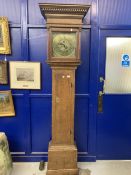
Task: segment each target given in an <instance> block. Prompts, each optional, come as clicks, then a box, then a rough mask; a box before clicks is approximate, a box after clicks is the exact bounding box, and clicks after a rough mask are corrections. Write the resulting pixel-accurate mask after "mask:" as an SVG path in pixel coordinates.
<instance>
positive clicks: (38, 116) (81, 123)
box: [0, 0, 131, 161]
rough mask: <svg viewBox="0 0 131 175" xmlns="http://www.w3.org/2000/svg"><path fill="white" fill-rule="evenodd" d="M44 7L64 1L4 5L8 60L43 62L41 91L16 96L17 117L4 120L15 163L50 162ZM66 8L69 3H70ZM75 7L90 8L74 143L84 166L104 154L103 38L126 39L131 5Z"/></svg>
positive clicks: (0, 126)
mask: <svg viewBox="0 0 131 175" xmlns="http://www.w3.org/2000/svg"><path fill="white" fill-rule="evenodd" d="M42 2H43V3H46V2H48V3H55V2H56V3H60V2H59V0H4V1H3V0H0V4H1V5H0V16H7V17H8V19H9V24H10V36H11V46H12V54H11V55H8V56H7V60H8V61H12V60H17V61H19V60H24V61H39V62H41V65H42V66H41V67H42V72H41V74H42V88H41V90H12V93H13V99H14V106H15V111H16V117H12V118H8V117H6V118H0V131H3V132H5V133H6V134H7V136H8V139H9V143H10V149H11V152H12V155H13V157H14V160H16V161H23V160H24V161H39V160H43V159H44V160H47V150H48V143H49V141H50V139H51V98H52V95H51V69H50V67H49V66H48V65H47V64H46V63H45V60H46V59H47V30H46V25H45V21H44V19H43V17H42V15H41V13H40V10H39V6H38V3H42ZM61 2H62V3H70V0H62V1H61ZM71 3H78V4H90V5H91V9H90V11H89V14H88V15H87V16H86V18H85V20H84V25H83V28H82V38H81V46H82V47H81V59H82V64H81V66H79V68H78V69H77V71H76V104H75V140H76V144H77V147H78V152H79V154H78V159H79V161H95V160H96V158H97V159H99V158H100V156H99V155H100V154H101V150H100V149H97V146H98V147H99V146H100V145H98V142H99V140H98V139H99V137H97V132H98V133H99V135H101V133H100V131H98V128H99V127H102V128H103V125H100V123H99V120H98V115H97V95H98V90H99V88H100V87H99V84H98V79H99V76H100V74H104V63H103V62H102V61H101V55H102V57H104V56H105V55H104V53H105V43H104V41H102V37H103V33H104V34H105V33H107V35H106V34H105V36H108V34H109V32H110V34H109V35H110V36H112V35H113V33H114V32H116V33H117V34H118V33H120V35H122V31H123V30H124V31H126V30H129V29H131V25H130V23H131V13H130V5H131V2H130V0H110V1H109V0H72V2H71ZM90 24H91V25H90ZM114 35H115V34H114ZM101 42H102V43H101ZM103 48H104V49H103ZM0 59H1V60H2V59H4V55H0ZM9 88H10V87H9V85H4V86H3V85H0V90H8V89H9ZM112 117H113V116H112ZM103 147H104V145H103ZM123 149H124V148H123ZM108 151H109V150H106V151H105V152H104V153H103V152H102V154H101V155H103V157H102V156H101V159H102V158H103V159H104V158H105V157H106V159H109V157H108V156H105V155H108ZM99 153H100V154H99ZM114 156H115V154H113V155H112V158H114ZM115 158H116V159H117V157H115ZM130 158H131V157H130ZM121 159H122V158H121Z"/></svg>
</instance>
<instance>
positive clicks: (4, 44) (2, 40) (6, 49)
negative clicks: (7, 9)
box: [0, 17, 11, 54]
mask: <svg viewBox="0 0 131 175" xmlns="http://www.w3.org/2000/svg"><path fill="white" fill-rule="evenodd" d="M10 53H11V48H10V37H9V25H8V19H7V18H6V17H0V54H10Z"/></svg>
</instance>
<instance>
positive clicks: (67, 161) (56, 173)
mask: <svg viewBox="0 0 131 175" xmlns="http://www.w3.org/2000/svg"><path fill="white" fill-rule="evenodd" d="M67 174H68V175H78V168H77V148H76V146H75V145H55V144H52V143H51V144H50V145H49V151H48V167H47V175H67Z"/></svg>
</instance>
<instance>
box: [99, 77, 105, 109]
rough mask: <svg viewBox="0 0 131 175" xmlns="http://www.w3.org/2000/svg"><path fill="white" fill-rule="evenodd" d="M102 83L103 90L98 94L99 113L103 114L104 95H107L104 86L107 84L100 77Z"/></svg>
mask: <svg viewBox="0 0 131 175" xmlns="http://www.w3.org/2000/svg"><path fill="white" fill-rule="evenodd" d="M100 82H101V83H102V82H103V90H101V91H99V94H98V112H103V95H104V94H105V92H104V86H105V85H104V84H105V79H104V78H103V77H100Z"/></svg>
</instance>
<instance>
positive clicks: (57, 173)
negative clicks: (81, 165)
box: [46, 169, 79, 175]
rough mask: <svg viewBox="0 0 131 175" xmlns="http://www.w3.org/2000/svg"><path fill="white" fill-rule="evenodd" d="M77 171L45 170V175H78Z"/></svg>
mask: <svg viewBox="0 0 131 175" xmlns="http://www.w3.org/2000/svg"><path fill="white" fill-rule="evenodd" d="M78 174H79V172H78V169H59V170H47V173H46V175H78Z"/></svg>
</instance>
